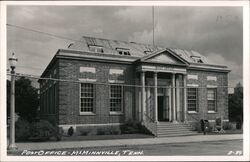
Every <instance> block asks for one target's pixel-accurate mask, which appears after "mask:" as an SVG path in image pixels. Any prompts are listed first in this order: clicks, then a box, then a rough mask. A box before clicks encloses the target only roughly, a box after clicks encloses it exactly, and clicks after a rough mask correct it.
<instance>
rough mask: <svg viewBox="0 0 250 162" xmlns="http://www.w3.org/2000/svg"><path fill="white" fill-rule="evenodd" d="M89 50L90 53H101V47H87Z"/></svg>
mask: <svg viewBox="0 0 250 162" xmlns="http://www.w3.org/2000/svg"><path fill="white" fill-rule="evenodd" d="M89 50H90V51H92V52H97V53H103V47H102V46H95V45H89Z"/></svg>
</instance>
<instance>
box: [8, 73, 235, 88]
mask: <svg viewBox="0 0 250 162" xmlns="http://www.w3.org/2000/svg"><path fill="white" fill-rule="evenodd" d="M7 75H9V76H11V75H14V76H16V77H27V78H32V79H39V80H50V81H58V82H70V83H84V81H80V80H69V79H57V78H50V77H40V76H36V75H32V74H23V73H16V74H11V73H7ZM91 83H93V84H96V85H120V86H124V87H135V88H142V87H143V86H142V85H133V84H121V83H102V82H91ZM144 87H145V88H155V86H148V85H146V86H144ZM157 88H163V89H169V88H209V87H192V86H186V87H184V86H178V87H177V86H175V87H173V86H157ZM215 88H235V87H230V86H216V87H215Z"/></svg>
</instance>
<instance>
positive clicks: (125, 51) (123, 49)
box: [116, 48, 130, 56]
mask: <svg viewBox="0 0 250 162" xmlns="http://www.w3.org/2000/svg"><path fill="white" fill-rule="evenodd" d="M116 50H117V51H118V53H119V54H120V55H125V56H130V52H129V49H126V48H116Z"/></svg>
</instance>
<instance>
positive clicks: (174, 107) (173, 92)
mask: <svg viewBox="0 0 250 162" xmlns="http://www.w3.org/2000/svg"><path fill="white" fill-rule="evenodd" d="M175 95H176V94H175V73H173V74H172V97H173V98H172V106H173V122H176V106H175Z"/></svg>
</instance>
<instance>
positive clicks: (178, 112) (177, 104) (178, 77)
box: [176, 74, 181, 121]
mask: <svg viewBox="0 0 250 162" xmlns="http://www.w3.org/2000/svg"><path fill="white" fill-rule="evenodd" d="M176 116H177V121H180V118H181V117H180V75H179V74H177V75H176Z"/></svg>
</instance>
